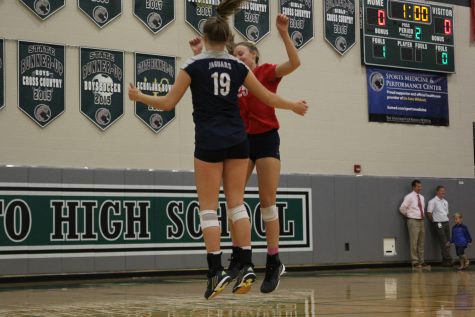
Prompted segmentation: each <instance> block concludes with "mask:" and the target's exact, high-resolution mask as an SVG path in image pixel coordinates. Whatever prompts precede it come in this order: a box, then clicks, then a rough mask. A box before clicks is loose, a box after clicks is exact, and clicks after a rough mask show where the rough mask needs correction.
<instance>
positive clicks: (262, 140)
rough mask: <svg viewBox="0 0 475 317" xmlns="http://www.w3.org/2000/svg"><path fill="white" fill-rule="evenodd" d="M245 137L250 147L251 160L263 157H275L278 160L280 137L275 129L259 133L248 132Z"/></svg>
mask: <svg viewBox="0 0 475 317" xmlns="http://www.w3.org/2000/svg"><path fill="white" fill-rule="evenodd" d="M247 137H248V139H249V147H250V148H251V153H250V155H249V158H250V159H251V160H252V161H253V162H255V161H256V160H258V159H260V158H264V157H275V158H276V159H278V160H280V150H279V148H280V137H279V132H278V131H277V129H272V130H270V131H267V132H264V133H260V134H248V135H247Z"/></svg>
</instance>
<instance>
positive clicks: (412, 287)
mask: <svg viewBox="0 0 475 317" xmlns="http://www.w3.org/2000/svg"><path fill="white" fill-rule="evenodd" d="M259 278H261V279H262V274H258V281H257V282H256V285H255V286H254V287H253V289H252V291H251V292H250V293H248V294H246V295H234V294H232V293H231V288H232V287H228V288H227V289H226V290H225V291H224V292H223V293H221V294H220V295H219V296H218V297H216V298H214V299H213V300H210V301H207V300H205V299H204V298H203V293H204V288H205V286H206V282H205V280H204V279H203V278H202V277H201V276H196V277H190V276H184V277H166V278H165V277H162V278H133V279H119V280H114V281H112V280H110V281H105V280H93V281H75V282H54V283H53V282H49V283H45V282H42V283H31V284H25V283H20V284H0V316H2V317H6V316H8V317H10V316H12V317H13V316H15V317H23V316H25V317H26V316H28V317H30V316H35V317H40V316H41V317H43V316H55V317H57V316H58V317H60V316H114V317H119V316H134V317H145V316H146V317H157V316H158V317H313V316H391V317H397V316H436V317H448V316H475V307H474V305H475V269H472V270H468V271H464V272H457V271H456V270H452V269H442V268H433V269H432V270H431V271H412V270H411V269H410V268H400V269H359V270H344V271H316V272H290V273H287V274H286V275H284V276H283V278H282V280H281V283H280V287H279V289H278V290H277V291H275V292H274V293H271V294H261V293H260V292H259V286H260V282H261V280H259Z"/></svg>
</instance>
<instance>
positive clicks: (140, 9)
mask: <svg viewBox="0 0 475 317" xmlns="http://www.w3.org/2000/svg"><path fill="white" fill-rule="evenodd" d="M134 15H135V16H136V17H137V18H138V19H139V20H140V21H142V23H143V24H144V25H145V26H146V27H147V29H149V30H150V31H151V32H152V33H153V34H157V33H158V32H160V31H161V30H162V29H163V28H164V27H166V26H167V25H168V24H170V23H171V22H173V21H174V20H175V0H134Z"/></svg>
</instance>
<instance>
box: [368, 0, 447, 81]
mask: <svg viewBox="0 0 475 317" xmlns="http://www.w3.org/2000/svg"><path fill="white" fill-rule="evenodd" d="M361 4H362V7H361V10H362V12H361V16H362V23H361V27H362V32H361V37H362V45H361V48H362V62H363V64H366V65H378V66H386V67H395V68H408V69H415V70H424V71H433V72H442V73H454V72H455V52H454V51H455V44H454V9H453V7H451V6H443V5H438V4H437V5H436V4H433V3H428V2H424V3H422V2H414V1H403V0H362V1H361Z"/></svg>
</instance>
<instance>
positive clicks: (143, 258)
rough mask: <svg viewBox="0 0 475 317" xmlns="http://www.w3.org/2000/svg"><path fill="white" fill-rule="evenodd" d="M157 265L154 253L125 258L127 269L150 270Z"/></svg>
mask: <svg viewBox="0 0 475 317" xmlns="http://www.w3.org/2000/svg"><path fill="white" fill-rule="evenodd" d="M153 267H155V256H154V255H138V256H134V257H126V258H125V270H126V271H148V270H151V268H153Z"/></svg>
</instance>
